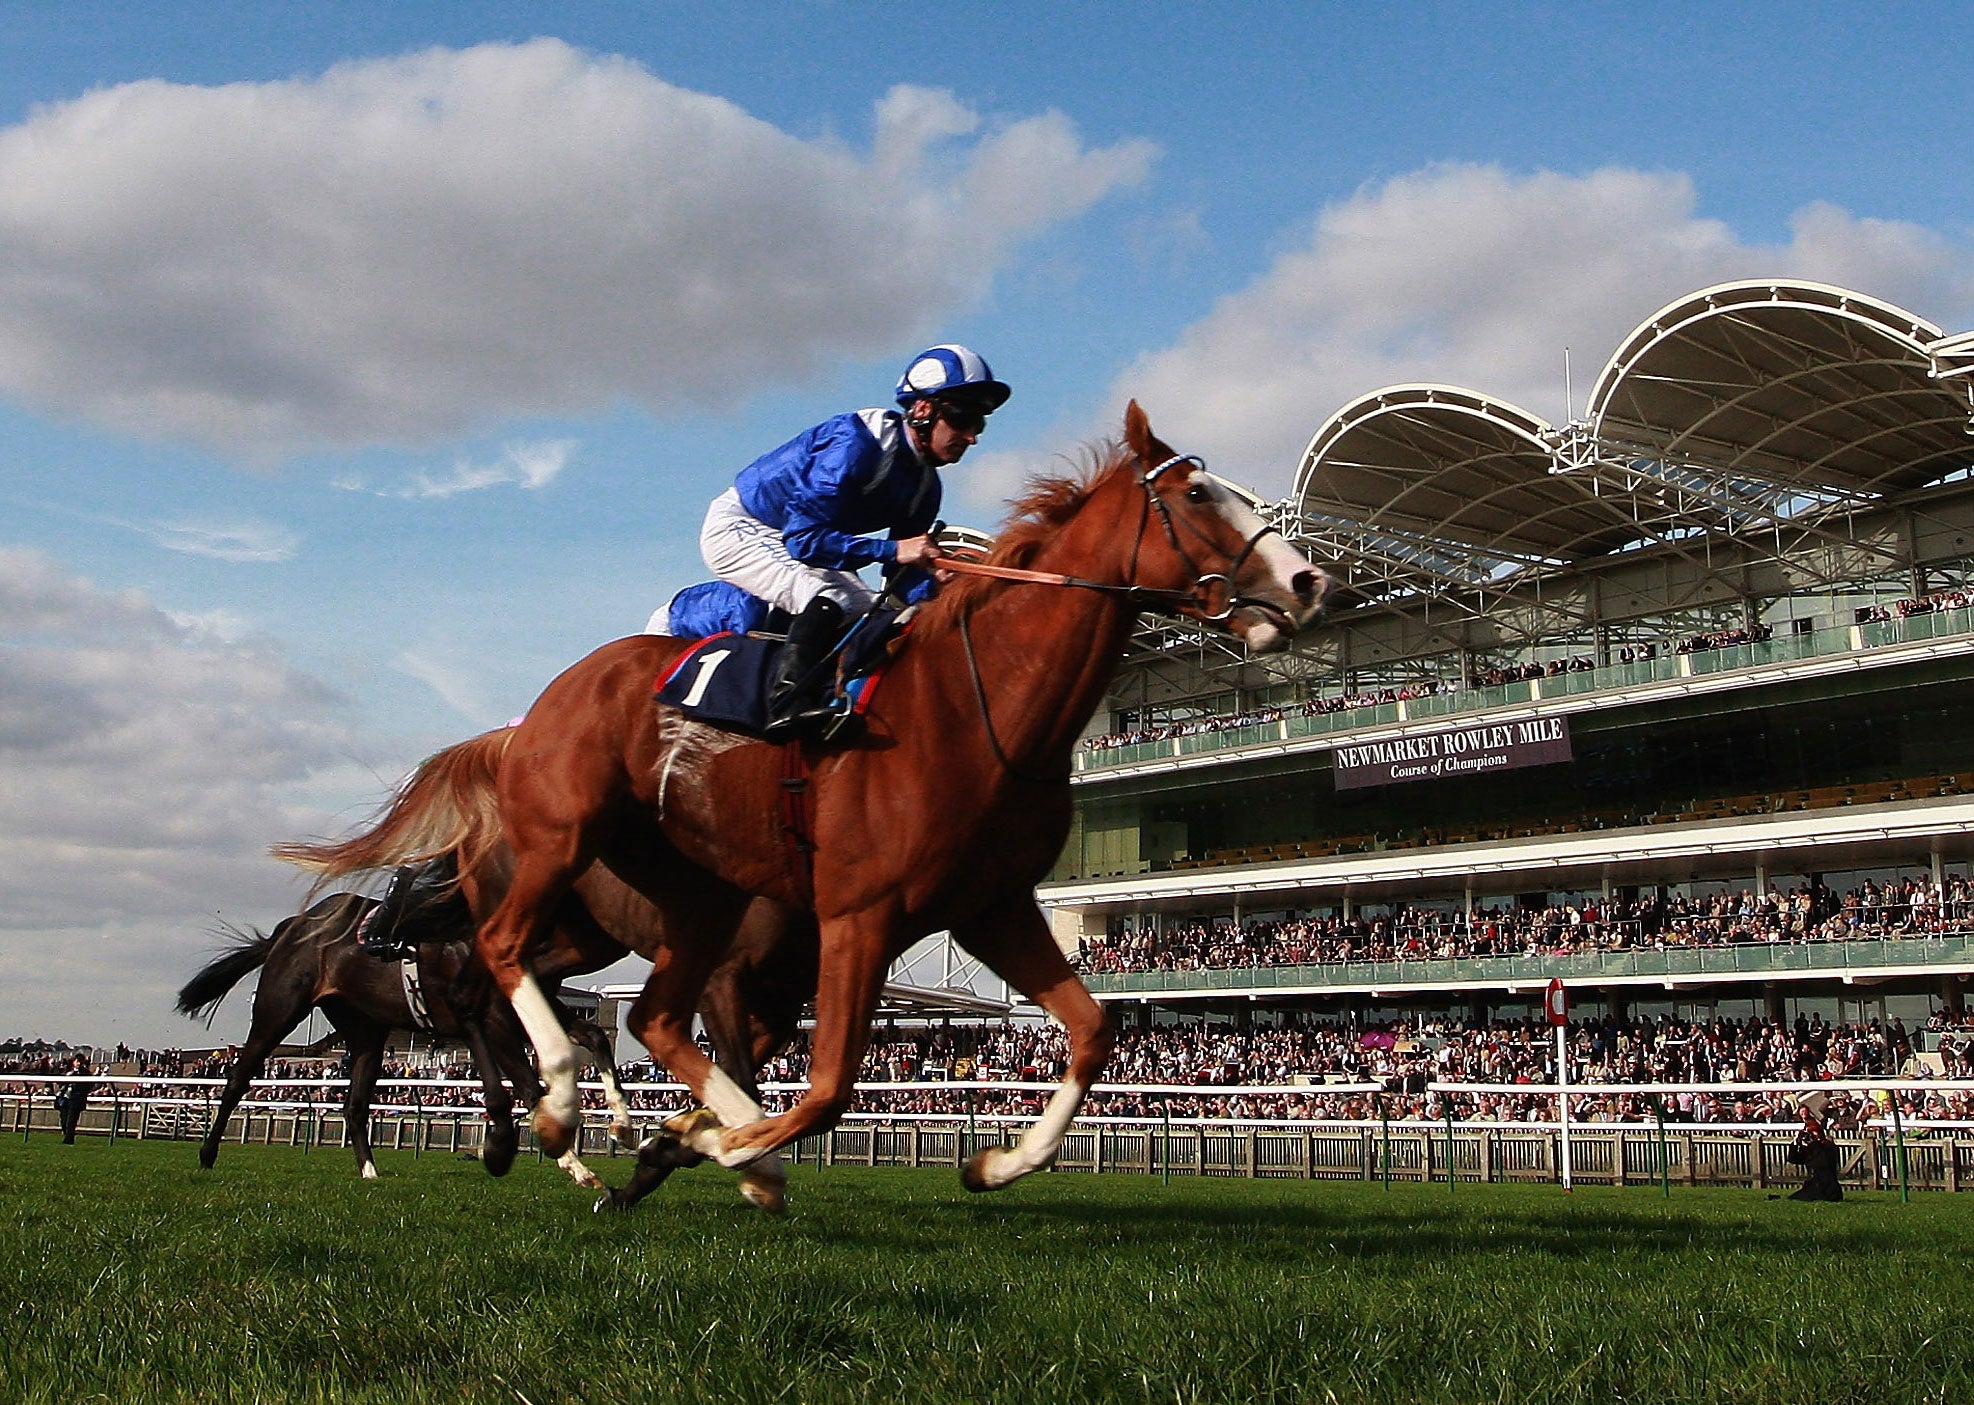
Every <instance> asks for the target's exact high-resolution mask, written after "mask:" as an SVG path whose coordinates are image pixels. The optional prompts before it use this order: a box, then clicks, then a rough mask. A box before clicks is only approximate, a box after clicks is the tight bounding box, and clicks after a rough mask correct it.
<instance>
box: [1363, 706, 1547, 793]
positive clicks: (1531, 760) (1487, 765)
mask: <svg viewBox="0 0 1974 1405" xmlns="http://www.w3.org/2000/svg"><path fill="white" fill-rule="evenodd" d="M1332 759H1333V760H1334V761H1335V763H1336V782H1337V789H1338V790H1358V789H1361V788H1362V787H1364V786H1372V785H1393V784H1396V783H1398V782H1400V781H1436V780H1447V779H1450V778H1452V777H1455V776H1475V775H1480V774H1482V773H1484V772H1487V771H1513V770H1516V769H1518V768H1519V767H1522V766H1548V765H1552V764H1554V763H1555V762H1558V761H1569V760H1573V759H1574V757H1573V754H1572V753H1571V751H1570V723H1569V719H1568V718H1567V717H1536V718H1531V719H1530V720H1529V721H1526V722H1494V723H1482V724H1479V725H1477V726H1472V727H1450V728H1448V729H1447V730H1445V731H1443V732H1426V733H1424V734H1422V735H1419V736H1411V737H1393V738H1391V739H1390V740H1389V741H1380V742H1362V743H1359V744H1357V745H1355V746H1340V747H1337V748H1336V750H1335V751H1334V752H1333V753H1332Z"/></svg>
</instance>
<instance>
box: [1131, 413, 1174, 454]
mask: <svg viewBox="0 0 1974 1405" xmlns="http://www.w3.org/2000/svg"><path fill="white" fill-rule="evenodd" d="M1124 442H1125V443H1126V444H1128V445H1130V446H1131V452H1132V453H1134V454H1136V455H1137V456H1138V458H1139V459H1140V460H1142V461H1143V462H1145V463H1158V462H1160V461H1161V460H1163V459H1167V458H1170V457H1171V456H1172V451H1171V450H1170V449H1168V448H1166V446H1165V444H1164V443H1163V442H1162V441H1160V439H1159V438H1158V436H1157V435H1155V434H1153V433H1152V431H1151V421H1150V420H1149V419H1146V418H1145V412H1144V410H1143V409H1142V408H1140V407H1139V405H1138V402H1137V401H1136V400H1133V401H1132V402H1131V403H1130V404H1129V405H1127V406H1125V407H1124Z"/></svg>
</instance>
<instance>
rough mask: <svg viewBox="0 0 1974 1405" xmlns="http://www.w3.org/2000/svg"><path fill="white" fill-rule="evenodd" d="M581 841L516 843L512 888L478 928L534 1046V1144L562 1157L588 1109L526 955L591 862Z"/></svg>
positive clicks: (564, 1038) (560, 833)
mask: <svg viewBox="0 0 1974 1405" xmlns="http://www.w3.org/2000/svg"><path fill="white" fill-rule="evenodd" d="M538 828H546V827H538ZM510 839H511V840H512V839H514V836H512V835H510ZM577 839H578V835H577V834H576V832H575V830H574V828H573V826H572V827H569V828H566V829H556V830H553V831H551V832H549V833H547V834H546V835H545V836H544V837H542V838H540V839H539V840H537V842H536V846H533V847H530V848H528V849H527V850H525V851H524V850H523V849H522V846H521V844H520V843H519V842H518V841H517V842H515V843H514V847H515V849H516V858H515V869H514V878H513V881H512V883H511V884H510V885H509V887H508V890H507V895H506V896H505V897H504V898H502V899H501V902H500V906H499V907H497V908H495V909H494V913H493V916H492V917H490V918H488V919H487V922H486V925H485V926H483V927H481V928H480V934H479V943H478V944H479V952H480V960H481V961H482V962H483V963H484V964H485V966H486V968H487V971H488V973H489V974H490V975H492V976H493V978H494V983H495V984H496V985H497V986H499V987H500V993H501V994H502V995H504V996H506V997H507V1000H508V1003H509V1004H511V1005H512V1006H513V1007H514V1013H515V1014H516V1015H517V1016H519V1017H520V1020H521V1025H522V1028H524V1029H526V1030H527V1032H528V1040H529V1042H530V1043H532V1044H533V1045H534V1046H535V1057H536V1059H537V1061H538V1062H539V1064H540V1068H541V1079H542V1082H543V1084H545V1085H546V1087H545V1091H544V1092H543V1094H542V1098H541V1101H540V1102H539V1103H537V1104H536V1105H535V1117H534V1125H535V1138H536V1140H537V1141H539V1142H540V1143H541V1145H542V1149H543V1150H544V1151H545V1152H547V1153H548V1154H549V1155H550V1156H557V1157H559V1156H561V1155H562V1153H563V1152H565V1151H567V1150H569V1148H570V1147H571V1146H572V1145H574V1144H575V1140H576V1128H577V1127H578V1126H579V1125H580V1123H581V1119H582V1103H581V1100H580V1098H579V1097H578V1096H577V1092H576V1049H575V1046H574V1045H573V1044H571V1043H570V1042H569V1036H568V1035H567V1034H566V1033H565V1032H564V1031H563V1028H562V1021H561V1020H560V1019H559V1018H557V1016H556V1013H555V1006H554V1005H553V1004H552V1003H550V1001H549V999H548V997H547V996H546V995H545V994H543V993H542V989H541V986H540V985H539V984H538V983H537V982H536V980H535V978H534V974H533V973H532V972H531V971H530V970H529V969H528V967H527V965H526V962H525V954H526V952H527V950H528V948H529V947H530V946H531V945H532V944H533V943H534V942H535V941H536V939H537V938H538V937H540V936H542V935H545V933H546V931H547V927H548V923H549V920H550V918H551V916H552V914H553V913H554V911H555V905H556V903H557V902H558V901H560V899H561V897H562V895H563V894H564V893H566V892H568V891H569V886H570V884H571V883H572V882H573V881H574V879H575V877H576V875H577V874H578V873H579V872H580V871H581V870H582V868H583V866H584V864H585V863H586V862H587V860H586V859H584V858H583V857H582V856H581V855H580V854H579V852H578V845H577Z"/></svg>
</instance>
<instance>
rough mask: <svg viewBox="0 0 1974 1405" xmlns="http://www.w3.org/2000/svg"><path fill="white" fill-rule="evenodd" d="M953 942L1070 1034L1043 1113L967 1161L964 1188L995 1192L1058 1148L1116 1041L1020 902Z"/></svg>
mask: <svg viewBox="0 0 1974 1405" xmlns="http://www.w3.org/2000/svg"><path fill="white" fill-rule="evenodd" d="M953 939H954V940H955V941H957V942H959V944H960V945H961V946H962V947H964V948H965V949H966V950H968V951H970V952H972V953H973V954H974V955H975V956H977V957H979V958H980V959H981V960H982V961H984V962H986V963H987V966H988V968H989V969H991V970H992V971H993V972H994V974H995V975H997V976H999V977H1000V978H1001V979H1002V980H1004V981H1006V982H1007V983H1008V984H1009V985H1011V986H1013V987H1014V988H1015V989H1016V990H1018V991H1020V992H1021V993H1022V994H1023V995H1025V996H1027V997H1028V999H1030V1000H1032V1001H1034V1002H1035V1003H1036V1004H1037V1005H1039V1006H1041V1007H1042V1008H1043V1009H1044V1010H1046V1011H1047V1012H1048V1013H1049V1014H1050V1015H1052V1016H1054V1017H1055V1019H1056V1020H1057V1021H1058V1022H1060V1023H1061V1024H1062V1026H1063V1027H1064V1028H1065V1029H1066V1030H1067V1031H1068V1033H1069V1072H1068V1076H1067V1077H1065V1078H1064V1079H1063V1083H1062V1086H1061V1087H1060V1088H1058V1089H1056V1091H1055V1093H1054V1094H1053V1095H1052V1096H1051V1097H1050V1098H1049V1105H1048V1106H1047V1107H1046V1108H1044V1109H1043V1111H1042V1115H1041V1117H1040V1118H1038V1119H1037V1120H1036V1121H1035V1122H1034V1123H1033V1124H1032V1125H1031V1126H1030V1127H1029V1128H1028V1130H1027V1131H1026V1132H1024V1133H1023V1134H1022V1136H1021V1140H1020V1141H1019V1142H1017V1143H1016V1144H1015V1145H1014V1146H1013V1147H1011V1148H1010V1147H990V1148H988V1149H987V1150H986V1151H983V1152H980V1153H979V1154H978V1155H976V1156H975V1157H973V1159H972V1160H970V1161H968V1162H967V1164H966V1168H965V1169H964V1170H963V1171H961V1172H960V1181H961V1183H962V1184H963V1185H965V1186H966V1188H967V1189H968V1190H999V1189H1000V1188H1001V1187H1002V1186H1004V1185H1007V1184H1008V1183H1010V1182H1011V1181H1016V1180H1019V1179H1020V1178H1021V1177H1023V1176H1025V1175H1027V1174H1028V1173H1029V1172H1031V1171H1039V1170H1041V1169H1042V1168H1043V1167H1044V1166H1047V1165H1048V1164H1049V1163H1050V1162H1052V1161H1054V1160H1055V1158H1056V1153H1057V1152H1058V1151H1060V1150H1062V1139H1063V1137H1064V1136H1066V1135H1067V1134H1068V1132H1069V1124H1070V1123H1071V1122H1072V1121H1074V1120H1075V1118H1076V1113H1077V1111H1078V1109H1080V1108H1081V1107H1082V1106H1083V1099H1084V1098H1085V1097H1086V1096H1087V1095H1088V1094H1089V1091H1090V1089H1091V1087H1092V1086H1094V1085H1095V1083H1096V1081H1097V1078H1098V1076H1099V1075H1101V1074H1102V1073H1103V1068H1104V1064H1105V1063H1106V1062H1108V1061H1109V1059H1110V1051H1111V1047H1112V1045H1113V1044H1114V1043H1115V1042H1116V1036H1115V1035H1113V1034H1112V1032H1111V1028H1110V1022H1109V1021H1108V1020H1107V1019H1106V1018H1105V1017H1104V1012H1103V1007H1102V1006H1100V1005H1099V1004H1097V1002H1096V1001H1095V1000H1094V999H1093V998H1092V997H1091V995H1090V992H1089V991H1088V990H1087V989H1086V988H1085V987H1084V985H1083V982H1082V981H1080V980H1078V979H1077V978H1076V973H1075V972H1074V971H1072V970H1071V969H1070V967H1069V962H1068V960H1067V959H1065V958H1064V956H1063V954H1062V950H1061V948H1059V947H1058V946H1057V945H1056V943H1055V938H1054V937H1053V936H1051V935H1050V933H1049V924H1048V919H1046V918H1045V917H1043V916H1042V910H1041V909H1040V908H1038V907H1037V906H1035V904H1034V902H1032V901H1028V900H1024V901H1023V902H1021V903H1020V904H1019V905H1017V906H1015V907H1012V908H1010V909H1009V910H1008V911H1007V912H1005V913H1001V914H996V915H995V917H994V918H993V919H992V920H990V921H983V922H981V923H978V924H974V925H968V926H965V927H955V928H954V929H953Z"/></svg>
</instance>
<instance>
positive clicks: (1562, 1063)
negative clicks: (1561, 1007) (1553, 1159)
mask: <svg viewBox="0 0 1974 1405" xmlns="http://www.w3.org/2000/svg"><path fill="white" fill-rule="evenodd" d="M1568 1039H1569V1030H1568V1028H1567V1027H1566V1026H1564V1025H1557V1026H1556V1113H1557V1117H1558V1119H1559V1120H1560V1121H1561V1122H1562V1127H1563V1189H1564V1190H1565V1191H1568V1190H1569V1188H1570V1051H1569V1048H1568Z"/></svg>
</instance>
